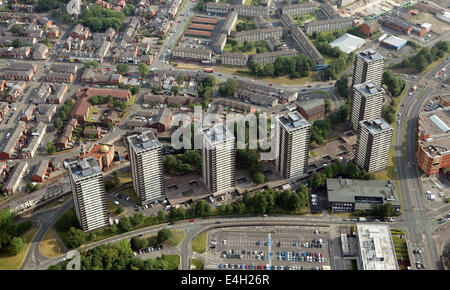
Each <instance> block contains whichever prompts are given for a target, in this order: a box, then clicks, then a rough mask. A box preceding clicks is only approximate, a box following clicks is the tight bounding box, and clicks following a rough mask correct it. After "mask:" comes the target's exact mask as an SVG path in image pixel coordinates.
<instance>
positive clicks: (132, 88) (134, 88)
mask: <svg viewBox="0 0 450 290" xmlns="http://www.w3.org/2000/svg"><path fill="white" fill-rule="evenodd" d="M117 87H118V88H119V89H122V90H129V91H130V92H131V94H132V95H135V94H137V93H139V91H140V89H141V88H140V87H139V86H137V85H135V86H133V85H125V84H124V83H120V84H119V85H118V86H117Z"/></svg>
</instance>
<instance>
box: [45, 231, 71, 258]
mask: <svg viewBox="0 0 450 290" xmlns="http://www.w3.org/2000/svg"><path fill="white" fill-rule="evenodd" d="M39 251H40V252H41V254H42V255H44V256H45V257H47V258H54V257H58V256H60V255H62V254H64V253H65V252H64V247H63V246H62V245H61V244H60V243H59V241H58V240H57V239H56V236H55V232H54V231H53V229H49V230H48V231H47V233H45V235H44V239H43V240H42V241H41V243H40V244H39Z"/></svg>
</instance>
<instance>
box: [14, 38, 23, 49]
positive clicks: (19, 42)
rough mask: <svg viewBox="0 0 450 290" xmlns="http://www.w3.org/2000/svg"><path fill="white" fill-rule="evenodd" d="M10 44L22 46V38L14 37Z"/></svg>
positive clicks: (16, 46)
mask: <svg viewBox="0 0 450 290" xmlns="http://www.w3.org/2000/svg"><path fill="white" fill-rule="evenodd" d="M12 46H13V47H14V48H18V47H22V46H23V42H22V40H20V39H18V38H16V39H14V40H13V41H12Z"/></svg>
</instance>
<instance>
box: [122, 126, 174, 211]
mask: <svg viewBox="0 0 450 290" xmlns="http://www.w3.org/2000/svg"><path fill="white" fill-rule="evenodd" d="M127 139H128V152H129V158H130V164H131V175H132V178H133V188H134V191H135V192H136V194H137V196H138V197H139V199H140V201H141V203H142V204H148V203H150V202H152V201H154V200H156V199H159V198H163V197H165V193H166V191H165V183H164V171H163V170H164V169H163V163H162V145H161V143H159V141H158V138H156V137H155V135H154V134H153V132H152V131H147V132H142V133H141V134H136V135H132V136H129V137H128V138H127Z"/></svg>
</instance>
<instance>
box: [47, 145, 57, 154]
mask: <svg viewBox="0 0 450 290" xmlns="http://www.w3.org/2000/svg"><path fill="white" fill-rule="evenodd" d="M55 152H56V147H55V145H53V143H52V142H48V143H47V153H48V154H53V153H55Z"/></svg>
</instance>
